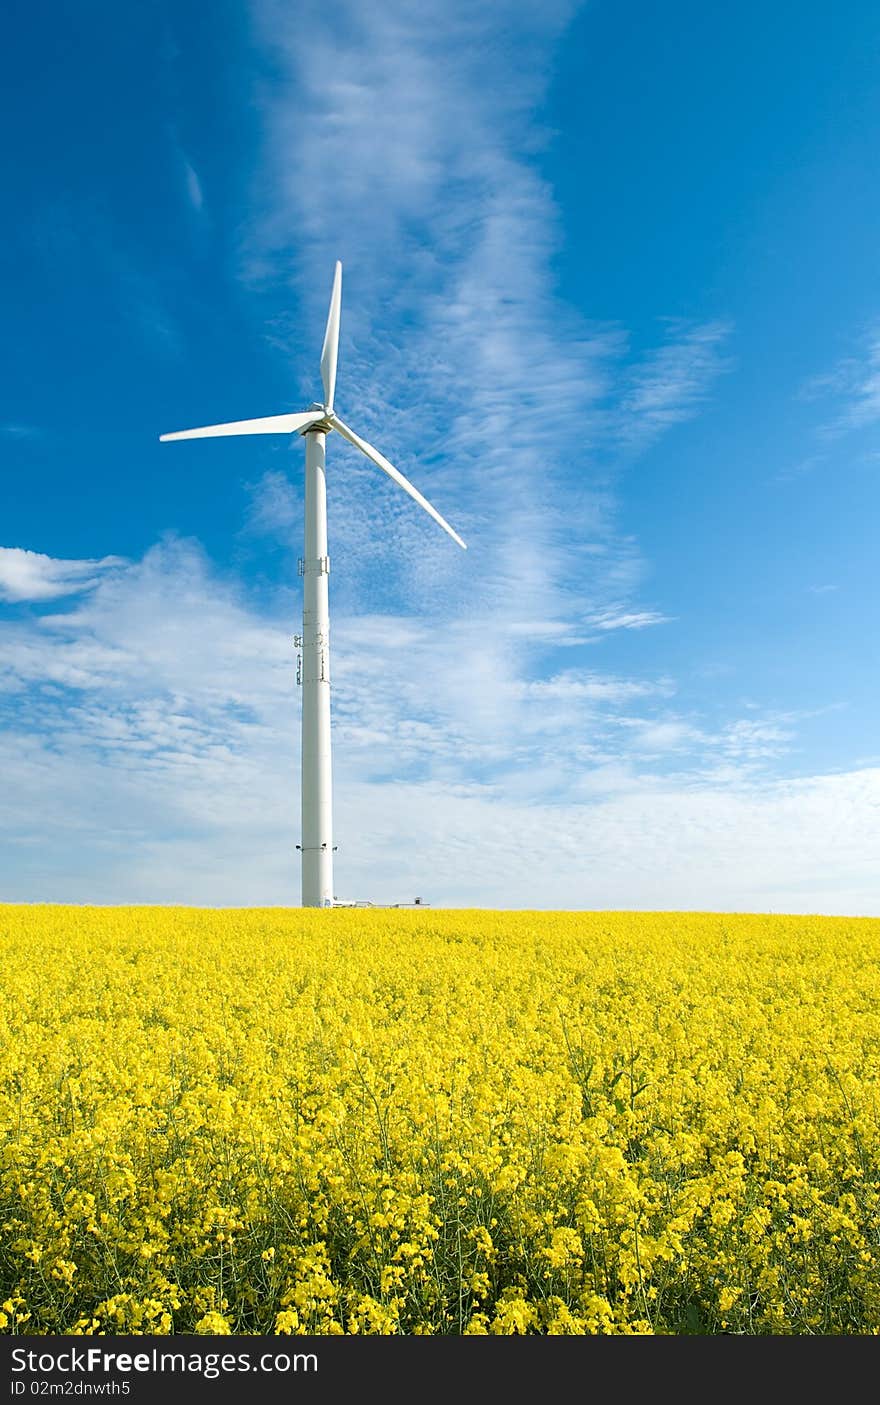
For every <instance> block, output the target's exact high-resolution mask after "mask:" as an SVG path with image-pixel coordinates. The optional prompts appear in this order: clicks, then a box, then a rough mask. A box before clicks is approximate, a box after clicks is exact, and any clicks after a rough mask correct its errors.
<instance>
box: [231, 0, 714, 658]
mask: <svg viewBox="0 0 880 1405" xmlns="http://www.w3.org/2000/svg"><path fill="white" fill-rule="evenodd" d="M576 8H577V7H576V6H573V5H571V4H568V3H556V4H553V3H551V4H549V5H547V6H542V7H540V10H536V9H535V7H534V6H531V5H528V4H526V3H522V2H520V3H516V2H515V0H508V3H505V4H503V5H501V6H498V7H494V8H492V9H486V8H480V7H474V6H471V5H467V4H464V3H462V0H455V2H454V3H452V4H450V5H448V6H444V7H443V9H442V12H438V13H435V12H433V11H432V15H431V23H430V25H426V24H424V23H423V22H422V20H423V16H422V14H421V9H420V7H419V6H416V7H413V6H411V5H409V4H404V3H402V2H401V0H392V3H391V4H389V5H385V6H382V7H381V8H380V9H378V10H377V9H375V8H374V9H372V10H370V11H369V12H367V11H364V10H363V7H361V6H358V5H355V4H352V3H336V4H331V5H330V6H320V5H317V4H306V5H304V6H301V7H299V8H298V10H297V14H296V16H295V17H294V16H293V15H292V14H291V12H290V11H289V10H287V9H286V7H284V6H282V5H280V4H278V3H276V0H261V3H258V4H256V5H255V7H254V11H253V14H254V23H255V30H256V33H257V35H258V36H259V37H260V38H261V40H262V42H263V44H264V45H265V47H266V49H267V51H269V52H271V54H272V57H273V67H274V71H275V72H276V74H278V75H280V77H278V78H277V79H276V81H275V82H274V83H273V84H271V85H267V86H266V87H265V88H264V90H263V93H262V106H263V114H264V124H265V131H266V140H265V149H264V153H263V166H262V168H261V169H260V170H259V171H258V172H257V176H256V178H255V190H254V200H255V208H256V209H257V211H258V216H257V218H255V219H252V220H250V221H249V223H248V226H247V232H246V235H245V236H244V237H243V239H242V260H241V272H242V277H243V278H244V279H245V281H247V282H251V283H253V282H257V283H264V284H265V283H266V282H271V281H272V280H273V278H275V279H277V278H278V277H279V276H280V272H281V270H284V271H285V277H286V270H287V269H288V268H290V267H291V266H295V267H297V268H298V270H299V275H298V276H299V282H300V288H301V293H302V297H303V301H304V303H305V305H306V307H307V309H308V310H309V312H308V315H309V318H310V319H311V320H312V321H313V322H314V325H315V327H316V328H320V326H321V325H322V319H323V316H324V315H325V307H326V296H327V292H328V290H329V278H330V273H331V270H332V259H333V258H334V257H337V256H338V257H341V258H342V260H343V263H344V265H345V275H344V278H345V289H344V299H343V319H342V334H343V335H342V346H341V356H340V376H339V384H338V391H337V393H338V396H339V398H340V403H341V404H343V405H344V407H345V408H344V411H343V413H345V414H346V417H347V418H348V419H349V422H350V423H353V424H354V425H355V427H357V428H358V429H359V430H360V431H361V432H362V433H364V434H365V435H366V436H367V437H368V438H370V439H372V441H373V442H374V443H377V444H378V445H379V447H381V448H382V451H383V452H384V453H386V454H387V455H388V457H389V458H390V459H391V460H392V461H393V462H395V463H396V464H397V465H398V467H400V468H401V469H402V470H403V471H404V472H405V473H406V474H407V476H409V477H411V478H412V479H413V481H414V482H416V484H417V486H418V487H419V488H420V489H421V490H422V491H423V492H424V493H425V494H426V495H427V496H428V497H429V498H430V500H431V501H432V502H434V503H435V504H436V505H437V506H438V508H439V510H440V511H441V512H443V513H444V515H445V516H447V518H448V519H449V520H450V521H451V522H452V523H453V525H454V526H455V527H456V529H457V530H458V531H459V532H460V533H461V534H462V535H463V536H464V538H465V540H467V541H468V542H469V544H471V543H472V544H473V547H474V550H475V551H477V552H478V553H479V562H480V569H479V572H478V573H475V572H474V571H473V570H471V571H470V572H468V570H467V566H466V565H465V563H464V562H463V561H460V560H457V559H456V554H455V553H453V552H451V551H450V550H447V547H448V543H447V542H445V541H444V540H443V539H442V537H441V535H440V534H439V533H437V532H436V531H435V530H434V529H433V528H432V526H431V524H430V523H428V522H427V520H423V518H422V515H421V514H419V513H418V512H417V511H416V510H414V509H413V508H412V504H411V503H408V502H407V501H405V500H404V499H403V498H402V497H401V495H400V494H399V493H397V491H396V490H395V489H394V488H393V487H392V486H391V485H389V484H387V483H386V482H384V481H380V480H379V476H378V475H376V474H375V473H373V472H372V471H371V470H370V469H366V470H365V469H364V467H363V466H362V465H359V464H358V463H357V460H356V457H355V455H354V454H353V452H352V451H350V450H349V449H348V448H347V446H344V445H339V444H337V443H336V442H333V443H332V444H331V462H330V468H329V471H328V484H329V489H328V491H329V493H330V513H331V517H330V531H331V536H332V538H333V542H332V543H331V550H334V549H335V550H337V551H338V552H339V555H340V557H342V556H344V558H345V560H346V562H347V563H348V565H349V568H350V579H351V580H352V581H354V580H357V581H358V582H359V585H358V588H357V591H355V590H354V589H353V588H352V589H351V590H350V591H349V588H348V586H347V584H346V582H345V581H343V580H341V579H340V577H338V576H337V578H336V581H335V586H334V588H335V590H336V592H337V597H336V598H337V599H341V601H342V604H343V606H344V607H345V608H347V609H350V610H351V611H352V612H354V611H355V610H356V609H357V608H358V596H360V598H361V601H362V604H361V608H365V609H367V610H370V611H373V610H375V609H376V607H377V606H378V607H380V608H385V609H389V610H391V611H396V610H398V609H399V608H400V607H399V605H398V604H397V603H396V602H397V601H400V600H405V601H407V602H408V604H409V608H410V609H412V610H414V611H415V612H417V613H419V614H421V615H422V616H429V615H431V616H434V617H435V618H442V619H443V620H444V621H448V620H450V619H455V618H456V617H459V616H460V615H461V614H462V613H464V612H467V616H468V618H469V619H478V620H482V621H483V626H484V628H486V629H489V628H491V630H492V632H493V633H494V634H495V635H498V634H501V635H508V636H510V637H513V636H515V635H517V634H521V633H522V632H523V629H524V625H525V623H526V622H527V621H530V620H534V619H542V620H543V621H545V622H546V623H545V628H544V631H543V634H542V638H544V639H549V638H550V636H551V635H553V636H554V637H555V639H556V641H557V642H562V641H563V638H564V637H565V636H566V635H567V636H568V637H569V638H570V639H572V640H580V639H581V638H582V636H583V629H582V625H583V621H584V619H585V617H588V616H592V617H594V619H595V620H596V622H597V624H596V627H598V628H601V629H604V630H606V631H607V630H610V629H612V628H642V627H646V626H648V625H651V624H655V623H660V622H661V621H662V620H663V618H664V617H663V616H662V614H661V613H660V612H658V611H656V610H652V609H650V608H648V609H646V608H643V607H639V606H636V605H635V604H634V603H632V601H631V600H627V598H626V597H627V596H632V595H633V594H634V593H635V592H636V590H637V588H638V585H639V582H640V577H641V574H642V572H641V565H640V562H639V559H638V551H637V549H636V548H635V546H634V544H633V543H632V542H631V541H627V540H624V539H621V538H619V536H618V535H617V533H616V531H615V527H614V506H615V505H614V500H613V495H612V494H611V493H610V492H609V490H608V489H607V486H606V485H605V475H604V474H603V475H602V476H600V475H598V474H597V473H596V472H595V470H594V465H593V462H592V460H591V456H592V455H595V457H596V459H599V458H601V459H604V460H606V461H607V458H608V455H609V452H610V453H612V454H614V453H616V452H617V450H618V449H619V447H620V445H621V443H624V442H625V443H626V445H627V446H629V447H633V446H636V445H638V446H639V447H644V446H645V445H646V444H647V442H648V441H649V440H653V439H655V438H656V437H657V436H658V435H659V434H660V433H662V432H664V431H665V430H667V429H669V428H671V427H672V426H674V425H676V424H678V423H681V422H682V421H683V420H685V419H686V418H688V417H690V416H691V415H692V414H694V413H696V411H697V409H698V408H699V406H700V404H701V403H702V401H703V399H704V397H705V395H706V393H707V389H708V387H709V386H710V384H711V382H712V380H713V379H714V378H715V377H716V376H717V375H718V374H719V372H720V371H721V370H722V369H723V367H724V365H725V364H726V363H725V361H724V358H723V357H722V355H721V347H722V345H723V342H724V340H725V337H726V336H727V334H728V332H729V328H728V327H727V326H726V324H723V323H721V322H707V323H706V324H705V325H702V326H684V325H678V324H670V326H669V329H668V336H667V340H666V343H665V344H664V345H663V346H662V347H661V348H659V349H658V350H657V351H656V352H649V353H648V354H647V355H646V357H645V358H644V360H643V362H642V364H641V365H640V366H637V367H636V368H635V369H634V370H632V369H627V367H626V364H625V361H626V356H627V336H626V333H625V331H624V329H622V328H620V327H617V326H611V325H606V324H597V323H591V322H589V321H587V320H586V319H584V318H583V317H581V316H579V315H578V314H577V313H576V312H575V311H574V310H573V309H572V308H571V307H570V306H569V305H567V304H566V303H565V302H564V300H563V299H562V298H561V297H560V295H559V290H558V289H557V287H556V283H555V280H554V277H553V275H552V273H551V269H552V263H553V259H554V257H555V255H556V254H557V252H558V251H559V249H560V243H561V232H560V222H559V216H558V212H557V210H556V207H555V204H554V200H553V195H552V191H551V190H550V188H549V187H548V185H547V184H546V182H545V181H544V180H543V179H542V177H541V176H540V174H539V171H538V169H537V166H536V163H535V162H534V160H533V159H532V157H533V156H534V154H535V152H536V151H537V150H538V149H539V147H540V145H541V142H542V141H545V140H547V139H548V136H547V134H542V133H541V132H540V131H539V130H537V126H536V122H535V111H536V107H537V105H538V104H539V102H540V100H541V98H542V95H543V93H544V89H545V85H546V82H547V79H548V75H549V74H550V73H552V71H553V50H554V47H555V46H556V45H557V44H558V43H559V41H560V40H561V38H562V36H563V35H564V33H565V30H566V27H567V25H568V24H569V22H570V20H571V18H572V15H573V14H574V12H575V10H576ZM303 25H306V26H307V28H308V31H309V35H310V42H309V46H308V51H307V52H306V51H304V48H303V45H302V43H301V35H302V30H303ZM322 56H323V58H326V62H322ZM319 74H320V78H319V77H318V75H319ZM327 171H332V172H333V173H334V174H333V179H332V181H329V182H328V181H326V180H325V179H323V178H322V176H323V173H326V172H327ZM267 191H269V192H271V193H272V194H271V199H267V198H266V195H265V192H267ZM294 237H295V241H296V242H295V245H294V243H293V238H294ZM280 291H281V290H280V288H279V293H280ZM395 328H397V330H391V332H390V334H389V331H388V330H382V331H381V332H380V329H395ZM290 350H291V354H293V352H294V348H293V347H292V346H291V348H290ZM295 350H296V361H297V364H298V365H299V364H300V363H302V365H303V366H304V372H305V371H308V370H310V369H311V368H309V367H307V366H306V365H305V363H304V362H302V351H301V348H300V344H299V342H297V346H296V349H295ZM309 384H311V380H309ZM304 390H305V382H304ZM279 488H280V485H279V483H278V481H277V479H276V478H275V477H274V476H269V477H267V478H266V479H265V480H264V481H263V485H262V495H263V498H264V499H265V502H261V501H260V492H259V491H258V492H257V493H256V494H255V496H254V505H253V509H252V522H253V523H255V524H256V525H258V526H263V527H266V526H268V525H269V524H271V523H273V522H278V521H280V520H284V519H287V518H288V517H289V513H288V502H289V498H288V497H287V496H286V495H285V493H284V492H283V491H279ZM279 514H280V517H279ZM285 525H286V521H285ZM599 550H600V551H601V556H600V555H599V554H598V552H599ZM591 552H595V553H597V554H595V555H594V556H592V557H591V556H590V553H591ZM621 602H623V603H621ZM615 615H616V619H617V622H613V620H614V618H615ZM627 617H628V618H627ZM539 642H540V641H539Z"/></svg>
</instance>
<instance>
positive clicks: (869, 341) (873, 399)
mask: <svg viewBox="0 0 880 1405" xmlns="http://www.w3.org/2000/svg"><path fill="white" fill-rule="evenodd" d="M801 397H802V398H803V399H805V400H813V401H828V400H834V401H837V409H836V412H835V413H834V414H833V415H832V417H831V418H830V419H828V420H826V421H825V422H824V423H823V424H822V425H820V427H819V433H820V436H821V437H822V438H825V439H835V438H837V437H839V436H840V435H841V434H844V433H846V432H847V431H849V430H857V429H864V428H866V427H868V426H869V425H873V424H876V423H877V421H878V420H880V327H871V328H870V329H869V330H867V331H866V332H864V333H863V334H862V336H861V338H860V339H859V344H858V346H857V349H856V350H854V351H853V352H852V353H851V354H850V355H847V356H844V357H841V359H840V360H839V361H838V362H837V363H836V365H834V366H832V368H831V369H830V370H829V371H825V372H822V373H821V374H819V375H816V376H813V377H811V379H810V380H809V381H807V383H806V384H805V385H804V386H803V388H802V390H801Z"/></svg>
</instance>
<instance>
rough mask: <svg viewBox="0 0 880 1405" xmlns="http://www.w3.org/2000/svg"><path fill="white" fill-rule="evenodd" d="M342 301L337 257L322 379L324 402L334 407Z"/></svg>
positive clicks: (328, 314) (340, 271)
mask: <svg viewBox="0 0 880 1405" xmlns="http://www.w3.org/2000/svg"><path fill="white" fill-rule="evenodd" d="M341 303H342V264H341V263H340V262H339V260H338V259H337V261H336V270H335V272H334V274H333V291H332V293H331V294H330V311H329V312H328V313H327V330H326V331H325V333H324V345H323V346H322V348H321V380H322V381H323V382H324V404H325V405H326V406H327V409H328V410H332V409H333V396H334V395H335V394H336V358H337V356H338V355H339V318H340V311H341V307H340V305H341Z"/></svg>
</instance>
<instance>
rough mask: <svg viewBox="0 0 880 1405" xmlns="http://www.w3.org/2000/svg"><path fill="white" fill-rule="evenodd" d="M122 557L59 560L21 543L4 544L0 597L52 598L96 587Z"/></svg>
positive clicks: (0, 564) (13, 599) (0, 561)
mask: <svg viewBox="0 0 880 1405" xmlns="http://www.w3.org/2000/svg"><path fill="white" fill-rule="evenodd" d="M121 564H122V558H121V557H118V556H105V557H103V558H102V559H101V560H100V561H59V560H57V559H56V558H54V557H51V556H45V555H44V554H43V553H42V552H39V551H26V550H24V549H23V548H22V547H18V546H3V547H0V600H7V601H13V602H17V601H22V600H52V599H55V598H56V597H58V596H62V595H74V594H77V593H78V592H80V591H84V590H92V589H93V588H94V587H95V586H96V585H97V584H98V582H99V580H101V579H102V577H103V576H105V575H106V574H107V572H108V571H112V570H113V569H114V568H115V567H117V566H120V565H121Z"/></svg>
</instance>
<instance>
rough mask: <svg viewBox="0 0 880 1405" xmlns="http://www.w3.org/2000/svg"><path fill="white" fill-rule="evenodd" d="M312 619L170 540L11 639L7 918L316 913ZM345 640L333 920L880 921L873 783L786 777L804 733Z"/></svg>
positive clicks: (606, 680) (781, 724) (411, 631)
mask: <svg viewBox="0 0 880 1405" xmlns="http://www.w3.org/2000/svg"><path fill="white" fill-rule="evenodd" d="M295 606H296V601H295V599H294V598H293V595H292V594H291V597H290V598H289V599H288V598H286V597H285V598H282V599H279V600H278V602H277V608H276V609H275V610H274V611H273V612H272V613H271V614H270V615H267V614H265V613H263V611H262V610H260V609H259V608H257V606H256V605H255V604H254V603H252V602H249V600H248V598H247V596H246V595H245V593H244V592H243V590H242V588H241V586H240V585H237V584H236V583H235V582H234V581H232V580H228V579H227V580H224V579H222V578H220V577H218V575H217V573H216V572H215V571H214V570H213V569H212V567H211V565H210V563H209V561H208V560H207V559H206V557H205V556H204V554H203V552H202V551H201V550H200V549H199V548H198V546H197V544H195V543H192V542H185V541H174V540H168V541H165V542H163V543H161V544H159V545H157V546H156V547H154V548H153V549H152V550H151V551H150V552H148V553H147V555H146V556H145V557H144V559H143V560H141V561H136V562H130V563H124V564H121V565H119V566H118V567H117V568H116V569H114V570H113V571H112V572H108V573H107V574H106V575H105V576H104V577H103V578H102V579H100V580H99V581H98V582H97V584H96V585H95V586H94V587H93V588H92V589H91V591H90V592H89V593H88V594H85V595H83V596H82V597H81V599H80V600H79V602H78V603H77V604H76V606H75V608H73V609H72V610H69V611H68V612H66V613H64V614H51V613H44V614H42V615H40V614H32V615H30V616H28V617H27V618H25V619H23V620H22V619H19V620H16V621H15V622H14V623H13V622H7V623H6V624H5V625H4V626H3V627H2V629H0V666H2V668H3V669H4V670H5V674H6V677H7V680H8V682H9V686H8V688H7V690H6V691H5V692H3V693H0V706H2V708H3V721H4V726H3V729H2V732H0V768H2V773H3V775H4V786H3V788H2V793H0V831H2V834H3V843H2V845H0V885H2V892H3V896H4V898H7V899H22V900H35V899H38V898H42V899H45V898H50V899H57V900H62V899H70V900H74V901H77V900H82V901H102V902H123V901H167V902H174V901H177V902H202V903H207V904H209V905H217V904H220V903H231V904H238V903H242V904H245V903H273V902H280V903H290V902H295V901H297V899H298V891H299V890H298V881H299V880H298V866H297V862H296V854H295V848H294V846H295V844H296V842H297V840H298V838H299V833H298V830H299V814H298V810H299V776H298V756H297V752H298V744H299V728H298V705H297V704H298V698H297V690H296V685H295V672H294V651H293V649H292V647H291V639H290V632H289V629H290V625H289V621H290V619H292V618H293V617H294V615H295ZM334 634H335V638H336V645H335V655H334V657H335V659H336V660H337V661H338V668H337V669H336V671H335V672H334V747H335V768H336V819H337V840H338V842H339V845H340V851H339V855H338V859H337V891H338V895H339V896H341V897H350V898H351V897H356V898H366V899H371V900H373V901H395V900H400V899H402V898H405V897H407V896H413V895H414V894H416V893H419V894H420V895H424V896H425V899H426V901H431V902H434V903H436V904H438V905H440V904H447V905H451V906H460V905H470V904H477V905H486V906H497V907H518V906H532V907H560V906H562V907H569V906H570V907H597V906H599V907H601V906H614V907H635V908H639V907H658V906H659V907H663V906H672V907H687V906H695V907H712V908H715V909H717V908H718V907H722V908H724V907H738V908H740V909H743V910H745V909H755V908H757V909H759V910H763V909H766V908H767V907H768V906H775V907H777V908H785V909H787V910H792V911H807V910H825V911H876V907H877V904H876V884H875V883H874V882H873V878H872V874H873V868H874V864H875V857H876V845H877V838H878V817H880V772H878V771H877V770H876V769H871V768H869V767H866V768H865V769H864V770H862V771H859V772H853V773H851V774H849V775H841V776H837V777H828V776H814V777H806V778H803V779H801V780H798V781H788V780H781V779H779V777H778V776H776V775H774V774H773V771H772V769H768V767H771V766H772V763H773V761H774V759H775V757H776V756H777V754H778V752H779V750H780V748H783V747H784V746H785V745H786V743H787V740H788V739H789V738H790V737H791V735H792V733H793V732H794V730H795V729H796V725H797V722H796V719H793V718H791V717H788V716H785V715H783V716H779V717H774V716H772V715H767V716H762V715H761V714H760V713H758V712H757V711H756V710H755V709H750V710H749V714H748V715H747V716H744V717H736V716H734V717H731V718H730V719H729V720H728V721H727V722H726V723H725V724H723V725H722V726H721V727H720V729H716V730H715V731H712V730H711V729H709V728H707V727H706V726H705V725H704V723H703V722H702V721H701V720H700V719H699V718H695V717H692V716H687V715H686V714H684V713H683V712H682V711H679V712H677V713H673V712H670V711H669V706H670V699H671V698H672V696H673V694H674V692H675V688H674V684H673V682H672V680H670V679H667V678H658V679H655V680H652V681H649V682H646V681H644V680H633V679H627V678H625V677H621V676H619V675H612V674H608V673H602V672H600V671H599V670H597V669H590V670H588V671H581V670H578V669H576V668H571V669H566V670H564V671H562V672H560V673H558V674H556V675H553V676H551V677H548V678H535V679H533V680H531V682H523V680H522V679H521V678H518V677H517V676H516V674H515V673H512V672H511V671H510V669H509V664H508V660H507V658H506V655H505V652H504V650H503V649H502V650H501V651H500V653H496V652H495V651H493V650H492V649H490V650H488V652H487V651H486V650H484V649H482V648H481V643H480V640H479V639H478V638H476V637H470V638H469V637H468V636H467V635H465V634H464V633H461V632H459V634H457V635H456V637H455V640H454V647H453V650H452V653H451V654H448V653H447V652H446V650H445V649H444V648H442V647H441V648H438V647H437V641H436V639H434V638H433V637H432V629H431V626H430V624H429V622H426V621H423V620H420V619H415V618H413V617H408V618H407V617H402V616H398V617H391V616H388V615H385V614H382V615H377V616H374V617H366V618H364V617H362V616H357V615H355V616H343V617H341V618H340V619H339V620H338V621H336V622H335V624H334ZM480 658H483V659H484V660H485V662H484V668H485V670H486V678H485V679H483V680H480V686H479V687H477V688H476V690H475V694H474V699H473V701H475V702H476V704H477V705H472V699H471V697H470V696H469V695H468V693H467V690H466V689H464V688H463V687H462V680H463V679H466V678H468V677H469V676H470V672H471V669H472V667H476V666H477V665H478V663H479V660H480ZM483 684H485V686H483ZM672 760H674V762H675V765H676V767H677V769H676V771H675V772H674V773H671V772H670V771H669V763H670V761H672ZM823 846H824V848H823ZM823 855H824V857H823ZM834 873H836V874H837V875H838V878H837V881H836V882H835V881H832V874H834ZM822 874H825V875H826V876H825V877H824V878H823V877H821V876H820V875H822ZM872 884H873V891H874V899H873V906H872V905H871V900H870V892H871V887H872Z"/></svg>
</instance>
